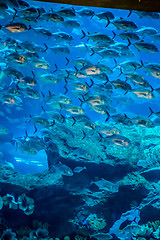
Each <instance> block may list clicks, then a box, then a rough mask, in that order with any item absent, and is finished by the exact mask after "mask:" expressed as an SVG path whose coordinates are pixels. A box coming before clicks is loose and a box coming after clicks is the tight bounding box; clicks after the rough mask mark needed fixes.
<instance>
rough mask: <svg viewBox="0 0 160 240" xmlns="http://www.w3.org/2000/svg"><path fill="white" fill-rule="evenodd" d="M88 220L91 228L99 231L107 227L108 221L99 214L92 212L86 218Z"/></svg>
mask: <svg viewBox="0 0 160 240" xmlns="http://www.w3.org/2000/svg"><path fill="white" fill-rule="evenodd" d="M86 222H87V224H88V226H89V227H90V229H92V230H96V231H99V230H101V229H103V228H105V227H106V221H105V220H104V219H103V218H98V217H97V214H95V213H94V214H90V215H89V216H88V217H87V218H86Z"/></svg>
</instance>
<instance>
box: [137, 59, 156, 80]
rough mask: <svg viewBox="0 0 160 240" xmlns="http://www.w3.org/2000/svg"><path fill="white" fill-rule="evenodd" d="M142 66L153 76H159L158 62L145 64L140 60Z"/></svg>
mask: <svg viewBox="0 0 160 240" xmlns="http://www.w3.org/2000/svg"><path fill="white" fill-rule="evenodd" d="M141 64H142V68H143V69H144V70H145V71H146V72H148V73H149V74H151V75H152V76H153V77H155V78H160V64H158V63H146V64H145V65H144V64H143V62H142V61H141Z"/></svg>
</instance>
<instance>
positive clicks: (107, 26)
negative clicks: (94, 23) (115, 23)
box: [105, 17, 111, 28]
mask: <svg viewBox="0 0 160 240" xmlns="http://www.w3.org/2000/svg"><path fill="white" fill-rule="evenodd" d="M107 21H108V22H107V25H106V26H105V28H107V27H108V25H109V24H110V23H111V22H110V20H109V18H108V17H107Z"/></svg>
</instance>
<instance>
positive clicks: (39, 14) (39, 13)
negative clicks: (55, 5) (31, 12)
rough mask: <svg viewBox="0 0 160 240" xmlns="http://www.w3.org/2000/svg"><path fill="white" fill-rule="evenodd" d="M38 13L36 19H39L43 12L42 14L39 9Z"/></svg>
mask: <svg viewBox="0 0 160 240" xmlns="http://www.w3.org/2000/svg"><path fill="white" fill-rule="evenodd" d="M37 11H38V15H37V17H36V19H38V18H39V17H40V16H41V12H40V10H39V8H38V9H37Z"/></svg>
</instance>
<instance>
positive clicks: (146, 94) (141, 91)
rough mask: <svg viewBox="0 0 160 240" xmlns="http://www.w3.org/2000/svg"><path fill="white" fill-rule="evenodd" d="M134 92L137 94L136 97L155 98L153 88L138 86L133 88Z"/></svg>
mask: <svg viewBox="0 0 160 240" xmlns="http://www.w3.org/2000/svg"><path fill="white" fill-rule="evenodd" d="M132 93H133V94H135V95H136V97H139V98H147V99H152V98H154V97H155V96H154V94H153V90H151V91H150V90H148V89H144V88H137V89H132Z"/></svg>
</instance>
